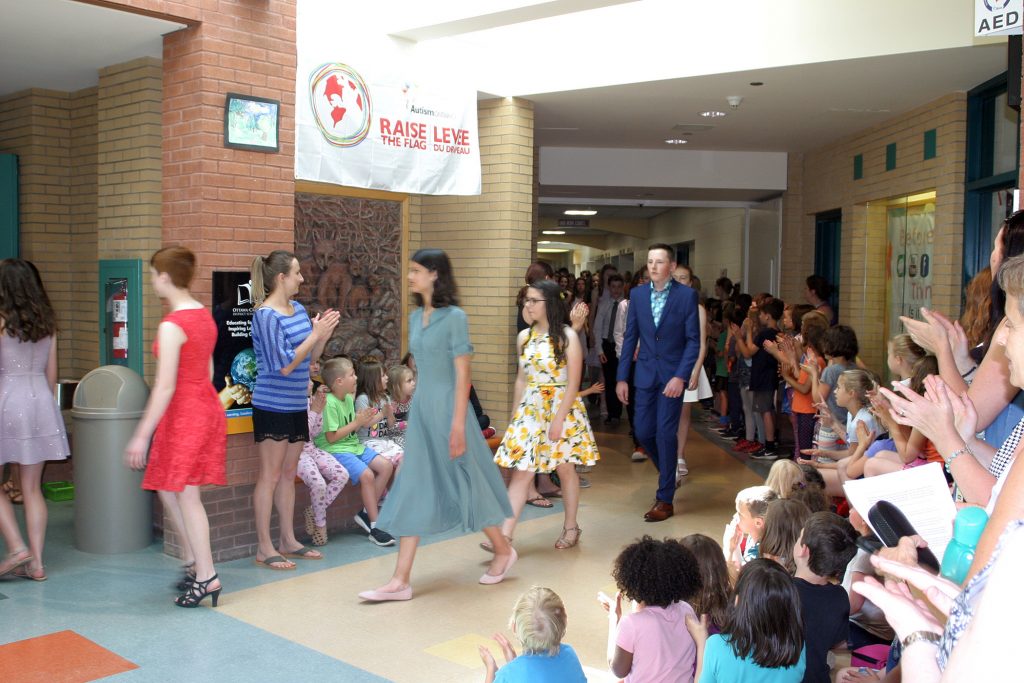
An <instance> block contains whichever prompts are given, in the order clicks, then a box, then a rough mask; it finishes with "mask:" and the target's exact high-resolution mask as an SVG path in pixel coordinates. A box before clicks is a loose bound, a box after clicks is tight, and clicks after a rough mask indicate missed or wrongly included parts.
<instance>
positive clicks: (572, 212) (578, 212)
mask: <svg viewBox="0 0 1024 683" xmlns="http://www.w3.org/2000/svg"><path fill="white" fill-rule="evenodd" d="M596 214H597V211H594V210H593V209H567V210H566V212H565V215H566V216H594V215H596Z"/></svg>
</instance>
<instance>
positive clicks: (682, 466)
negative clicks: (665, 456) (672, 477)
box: [676, 458, 690, 479]
mask: <svg viewBox="0 0 1024 683" xmlns="http://www.w3.org/2000/svg"><path fill="white" fill-rule="evenodd" d="M689 473H690V469H689V468H688V467H687V466H686V460H684V459H683V458H679V460H677V461H676V479H679V478H680V477H685V476H686V475H687V474H689Z"/></svg>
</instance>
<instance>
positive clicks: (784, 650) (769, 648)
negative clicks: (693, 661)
mask: <svg viewBox="0 0 1024 683" xmlns="http://www.w3.org/2000/svg"><path fill="white" fill-rule="evenodd" d="M733 599H734V601H735V605H734V607H733V608H732V609H731V610H730V611H729V618H728V619H727V620H726V622H725V627H724V628H723V629H722V632H721V633H720V634H716V635H712V636H709V635H708V630H707V624H706V620H703V619H702V620H700V621H698V620H697V619H695V618H693V617H690V618H689V619H687V620H686V626H687V628H688V629H689V631H690V634H691V635H692V636H693V639H694V641H696V643H697V679H698V681H699V683H755V682H756V683H797V682H798V681H800V679H801V678H802V677H803V675H804V670H805V668H806V667H805V661H804V639H803V634H804V629H803V624H802V622H801V620H800V596H799V595H798V594H797V592H796V588H795V587H794V586H793V580H792V579H791V578H790V576H789V574H787V573H786V570H785V569H783V568H782V567H780V566H779V565H778V564H777V563H775V562H772V561H771V560H766V559H764V558H762V559H757V560H752V561H750V562H748V563H747V565H746V566H744V567H743V570H742V571H740V575H739V578H738V579H737V580H736V592H735V594H734V598H733Z"/></svg>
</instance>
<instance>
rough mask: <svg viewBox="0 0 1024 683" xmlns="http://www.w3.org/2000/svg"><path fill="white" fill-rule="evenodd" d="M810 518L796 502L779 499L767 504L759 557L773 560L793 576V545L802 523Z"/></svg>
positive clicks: (794, 565) (797, 537) (806, 510)
mask: <svg viewBox="0 0 1024 683" xmlns="http://www.w3.org/2000/svg"><path fill="white" fill-rule="evenodd" d="M810 516H811V511H810V510H809V509H808V508H807V506H806V505H804V504H803V503H801V502H800V501H798V500H792V499H789V498H780V499H779V500H773V501H772V502H770V503H768V512H767V513H765V516H764V532H763V534H762V535H761V545H760V552H761V557H767V558H768V559H769V560H775V561H776V562H778V563H779V564H781V565H782V568H783V569H785V570H786V571H787V572H789V573H790V575H792V574H795V573H796V563H795V562H794V560H793V545H794V544H795V543H796V542H797V540H798V539H799V538H800V532H801V531H802V530H803V528H804V522H806V521H807V518H808V517H810Z"/></svg>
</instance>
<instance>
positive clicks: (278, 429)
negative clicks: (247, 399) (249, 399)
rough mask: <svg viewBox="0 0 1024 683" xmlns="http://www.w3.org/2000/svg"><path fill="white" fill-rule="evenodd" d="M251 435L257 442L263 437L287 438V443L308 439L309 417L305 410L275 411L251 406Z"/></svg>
mask: <svg viewBox="0 0 1024 683" xmlns="http://www.w3.org/2000/svg"><path fill="white" fill-rule="evenodd" d="M252 436H253V438H254V439H255V440H256V442H257V443H259V442H260V441H263V440H264V439H273V440H274V441H284V440H285V439H287V440H288V443H296V442H298V441H309V419H308V417H307V416H306V411H305V410H297V411H295V412H292V413H275V412H274V411H271V410H262V409H260V408H257V407H256V406H253V408H252Z"/></svg>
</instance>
